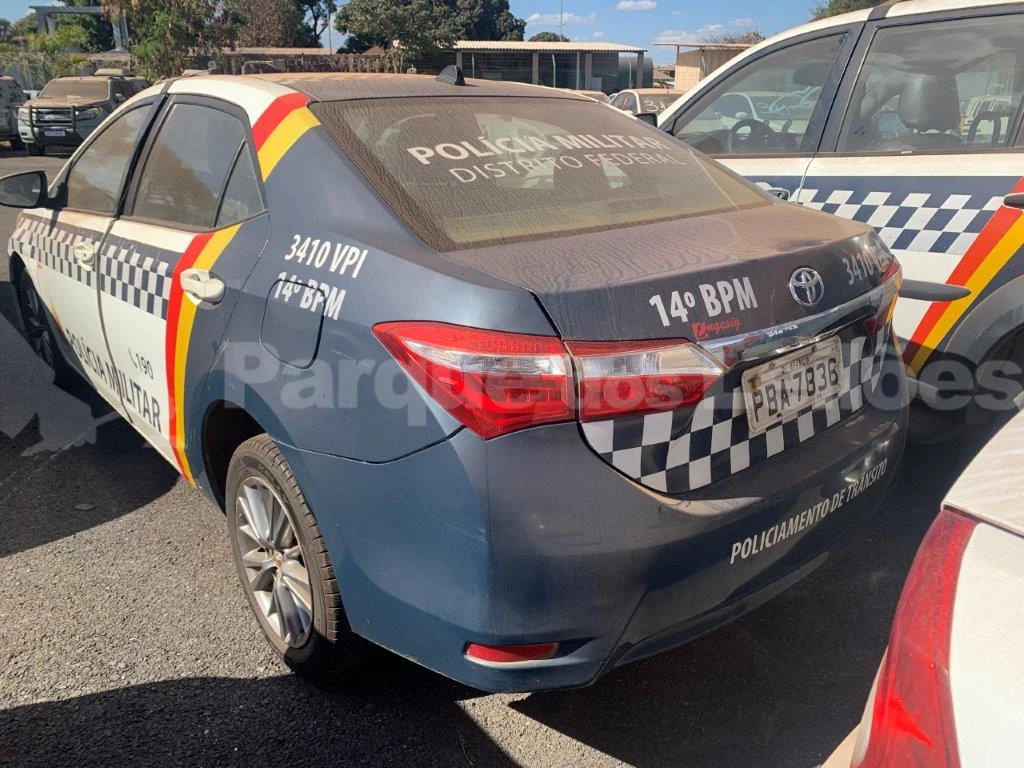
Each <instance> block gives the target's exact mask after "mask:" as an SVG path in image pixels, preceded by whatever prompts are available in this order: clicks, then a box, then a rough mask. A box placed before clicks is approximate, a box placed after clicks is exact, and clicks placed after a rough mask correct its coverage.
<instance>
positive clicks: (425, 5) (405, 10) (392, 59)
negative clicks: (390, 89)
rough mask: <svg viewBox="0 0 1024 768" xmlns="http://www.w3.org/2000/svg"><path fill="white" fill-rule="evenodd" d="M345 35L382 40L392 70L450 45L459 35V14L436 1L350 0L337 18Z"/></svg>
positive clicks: (336, 21) (339, 27) (336, 25)
mask: <svg viewBox="0 0 1024 768" xmlns="http://www.w3.org/2000/svg"><path fill="white" fill-rule="evenodd" d="M334 27H335V29H337V30H338V31H339V32H341V33H342V34H350V35H356V36H357V37H358V38H360V39H361V40H367V41H368V40H379V41H382V42H383V47H384V52H385V59H386V62H387V64H388V66H389V67H391V68H392V69H397V68H399V67H400V66H401V65H402V64H403V63H405V64H408V63H411V62H413V61H418V60H419V59H420V58H422V57H423V56H425V55H427V54H431V53H436V52H438V51H441V50H446V49H448V48H451V47H452V45H453V44H454V43H455V41H456V40H457V39H458V37H459V33H460V29H459V24H458V19H457V18H456V15H455V14H454V13H452V10H451V8H450V7H449V6H447V5H445V4H443V3H441V2H436V1H435V0H349V2H348V3H346V4H345V5H343V6H342V7H341V10H339V11H338V15H337V16H335V17H334Z"/></svg>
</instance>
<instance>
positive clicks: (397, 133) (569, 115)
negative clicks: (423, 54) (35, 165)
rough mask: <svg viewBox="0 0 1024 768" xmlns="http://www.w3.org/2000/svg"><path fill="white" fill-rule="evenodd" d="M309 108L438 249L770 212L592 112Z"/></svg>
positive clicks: (385, 105) (504, 103) (519, 103)
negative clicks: (753, 210)
mask: <svg viewBox="0 0 1024 768" xmlns="http://www.w3.org/2000/svg"><path fill="white" fill-rule="evenodd" d="M310 109H312V110H313V112H314V113H315V114H316V116H317V117H318V118H319V119H320V121H321V123H323V125H324V126H325V127H326V128H327V130H328V131H329V132H330V133H331V134H332V135H333V136H334V137H335V139H337V141H338V142H339V143H340V144H341V145H342V146H343V147H344V148H345V149H346V150H347V151H348V152H349V154H350V155H351V156H352V158H353V159H354V160H355V161H356V163H357V164H358V165H359V166H360V168H361V169H362V170H363V172H364V173H365V174H366V175H367V177H368V178H369V179H370V181H371V182H373V184H374V186H375V187H376V188H377V190H378V191H379V192H380V193H381V194H382V195H383V196H384V197H385V199H387V201H388V202H389V203H390V204H391V205H392V207H394V208H395V210H396V211H398V213H399V214H400V215H401V216H402V217H403V218H404V219H405V220H406V221H407V222H408V223H409V225H410V226H411V227H413V229H415V230H416V231H417V233H419V235H420V236H421V237H422V238H423V239H424V240H426V241H427V243H429V244H430V245H431V246H432V247H434V248H435V249H437V250H441V251H450V250H456V249H458V248H465V247H470V246H477V245H489V244H497V243H515V242H521V241H525V240H531V239H538V238H543V237H554V236H558V235H567V234H572V233H577V232H588V231H595V230H601V229H612V228H619V227H627V226H633V225H637V224H645V223H651V222H656V221H666V220H671V219H679V218H684V217H689V216H699V215H702V214H707V213H712V212H719V211H728V210H735V209H737V208H743V207H751V206H760V205H768V204H769V203H768V202H767V200H766V198H765V197H764V196H762V195H761V194H760V193H759V192H758V191H757V190H756V189H754V188H753V187H751V186H750V185H749V184H748V183H747V182H745V181H743V180H742V179H740V178H739V177H738V176H736V175H734V174H732V173H731V172H729V171H727V170H725V169H724V168H722V167H721V166H719V165H717V164H716V163H714V162H713V161H711V160H709V159H707V158H705V157H704V156H702V155H700V154H698V153H696V152H695V151H694V150H692V149H691V148H689V147H688V146H686V145H685V144H683V143H681V142H679V141H676V140H675V139H673V138H672V137H671V136H668V135H667V134H665V133H662V132H660V131H658V130H656V129H654V128H650V127H648V126H646V125H644V124H643V123H640V122H638V121H636V120H634V119H632V118H630V117H627V116H625V115H623V114H622V113H620V112H617V111H615V110H612V109H609V108H608V107H606V106H602V105H600V104H595V103H593V102H581V101H578V100H560V99H550V98H543V99H541V98H494V97H472V98H469V97H452V98H448V97H444V98H427V99H418V98H408V99H366V100H358V101H338V102H325V103H319V104H313V105H311V106H310Z"/></svg>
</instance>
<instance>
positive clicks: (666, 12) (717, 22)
mask: <svg viewBox="0 0 1024 768" xmlns="http://www.w3.org/2000/svg"><path fill="white" fill-rule="evenodd" d="M35 1H36V2H38V3H39V4H40V5H42V4H44V3H45V0H35ZM510 4H511V7H512V12H513V13H514V14H516V15H517V16H519V17H521V18H523V19H526V21H527V27H526V36H527V37H529V36H530V35H533V34H536V33H537V32H542V31H544V30H551V31H557V30H558V22H559V13H560V12H561V13H562V14H563V16H564V27H563V28H564V31H565V35H566V36H567V37H569V38H570V39H573V40H601V41H605V42H609V43H622V44H624V45H634V46H639V47H643V48H647V49H649V50H650V51H651V55H652V56H653V57H654V60H655V61H656V62H658V63H668V62H671V61H673V59H674V56H675V49H673V48H664V47H661V46H656V45H654V43H656V42H661V41H666V40H688V41H693V40H700V39H702V38H704V37H706V36H707V35H714V34H721V33H725V32H744V31H746V30H749V29H759V30H761V31H762V32H764V33H765V34H766V35H769V36H770V35H772V34H774V33H776V32H781V31H783V30H785V29H789V28H790V27H793V26H796V25H797V24H802V23H803V22H805V21H807V20H808V19H809V18H810V13H811V6H812V5H814V0H773V1H772V2H765V1H764V0H703V1H702V2H692V1H690V2H686V1H685V0H598V2H580V1H579V0H575V1H574V0H563V2H562V7H561V11H560V9H559V2H558V0H511V2H510ZM27 12H28V3H26V2H25V0H0V17H2V18H6V19H10V20H12V21H14V20H15V19H20V18H21V17H22V16H24V15H25V14H26V13H27ZM335 37H336V36H335ZM324 42H325V43H326V40H325V41H324Z"/></svg>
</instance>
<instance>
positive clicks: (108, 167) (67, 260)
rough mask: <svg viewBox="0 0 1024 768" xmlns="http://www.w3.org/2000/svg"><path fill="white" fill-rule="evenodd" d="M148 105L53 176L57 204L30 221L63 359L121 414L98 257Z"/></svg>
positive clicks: (109, 127) (120, 119)
mask: <svg viewBox="0 0 1024 768" xmlns="http://www.w3.org/2000/svg"><path fill="white" fill-rule="evenodd" d="M152 113H153V104H152V102H147V103H144V104H140V105H139V106H137V107H135V108H133V109H131V110H129V111H127V112H125V113H123V114H121V115H118V116H117V117H115V118H114V119H113V120H112V121H110V122H109V123H107V124H106V125H105V126H104V127H103V129H102V130H101V131H98V132H97V133H96V134H95V135H94V136H93V137H92V138H91V139H90V140H89V142H88V143H87V144H86V145H85V146H84V147H83V149H82V150H80V151H79V152H78V153H76V154H75V156H74V158H73V159H72V161H71V162H70V164H69V167H68V169H67V171H66V172H65V173H64V174H62V176H61V177H59V178H58V181H57V185H58V188H59V189H60V193H59V194H60V197H61V200H60V203H61V205H60V207H59V208H58V210H56V211H55V212H52V213H50V214H49V215H47V216H46V217H45V218H43V219H40V220H38V221H35V223H33V225H32V226H33V228H34V233H33V238H34V240H35V242H36V243H37V248H38V251H37V259H38V260H39V261H40V262H41V263H42V264H43V268H42V269H41V270H40V272H39V273H37V277H38V279H39V280H40V281H41V282H42V284H43V290H42V292H41V293H42V295H43V296H44V297H45V298H46V300H47V302H48V306H49V308H50V311H51V314H52V315H53V317H54V320H55V321H56V323H57V326H58V328H59V331H60V334H59V335H60V337H61V342H62V346H64V347H65V351H67V352H69V353H70V354H69V355H67V357H68V359H69V360H71V361H73V362H74V363H76V367H78V368H79V370H80V372H81V373H82V374H83V375H84V376H85V378H86V379H88V381H89V382H90V383H91V384H92V385H93V386H94V387H95V388H96V390H97V391H98V392H99V393H100V394H102V395H103V396H104V397H105V398H106V399H107V400H109V401H110V402H111V404H113V405H114V406H115V408H117V409H118V411H120V412H121V413H122V415H124V410H123V406H122V403H121V398H120V394H119V386H120V381H119V376H118V373H117V369H116V366H115V365H114V364H113V361H112V360H111V357H110V354H109V352H108V350H107V346H106V342H105V340H104V335H103V325H102V322H101V319H100V313H99V306H98V292H99V288H100V284H101V279H100V278H101V275H102V273H101V272H100V271H99V269H98V267H99V264H98V254H99V252H100V249H101V248H102V246H103V242H104V239H105V238H106V236H107V233H108V232H109V230H110V227H111V226H112V225H113V223H114V217H115V215H116V213H117V210H118V206H119V204H120V201H121V197H122V192H123V189H124V184H125V181H126V179H127V177H128V172H129V169H130V167H131V164H132V162H133V160H134V158H135V155H136V152H137V150H138V147H139V143H140V140H141V138H142V136H143V135H144V133H145V131H146V128H147V126H148V125H149V122H150V120H151V118H152Z"/></svg>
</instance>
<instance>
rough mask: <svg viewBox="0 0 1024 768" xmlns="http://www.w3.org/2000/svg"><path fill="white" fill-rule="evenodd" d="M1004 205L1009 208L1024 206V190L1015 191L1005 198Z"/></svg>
mask: <svg viewBox="0 0 1024 768" xmlns="http://www.w3.org/2000/svg"><path fill="white" fill-rule="evenodd" d="M1003 205H1005V206H1007V207H1008V208H1024V192H1015V193H1014V194H1012V195H1007V196H1006V197H1004V198H1003Z"/></svg>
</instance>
